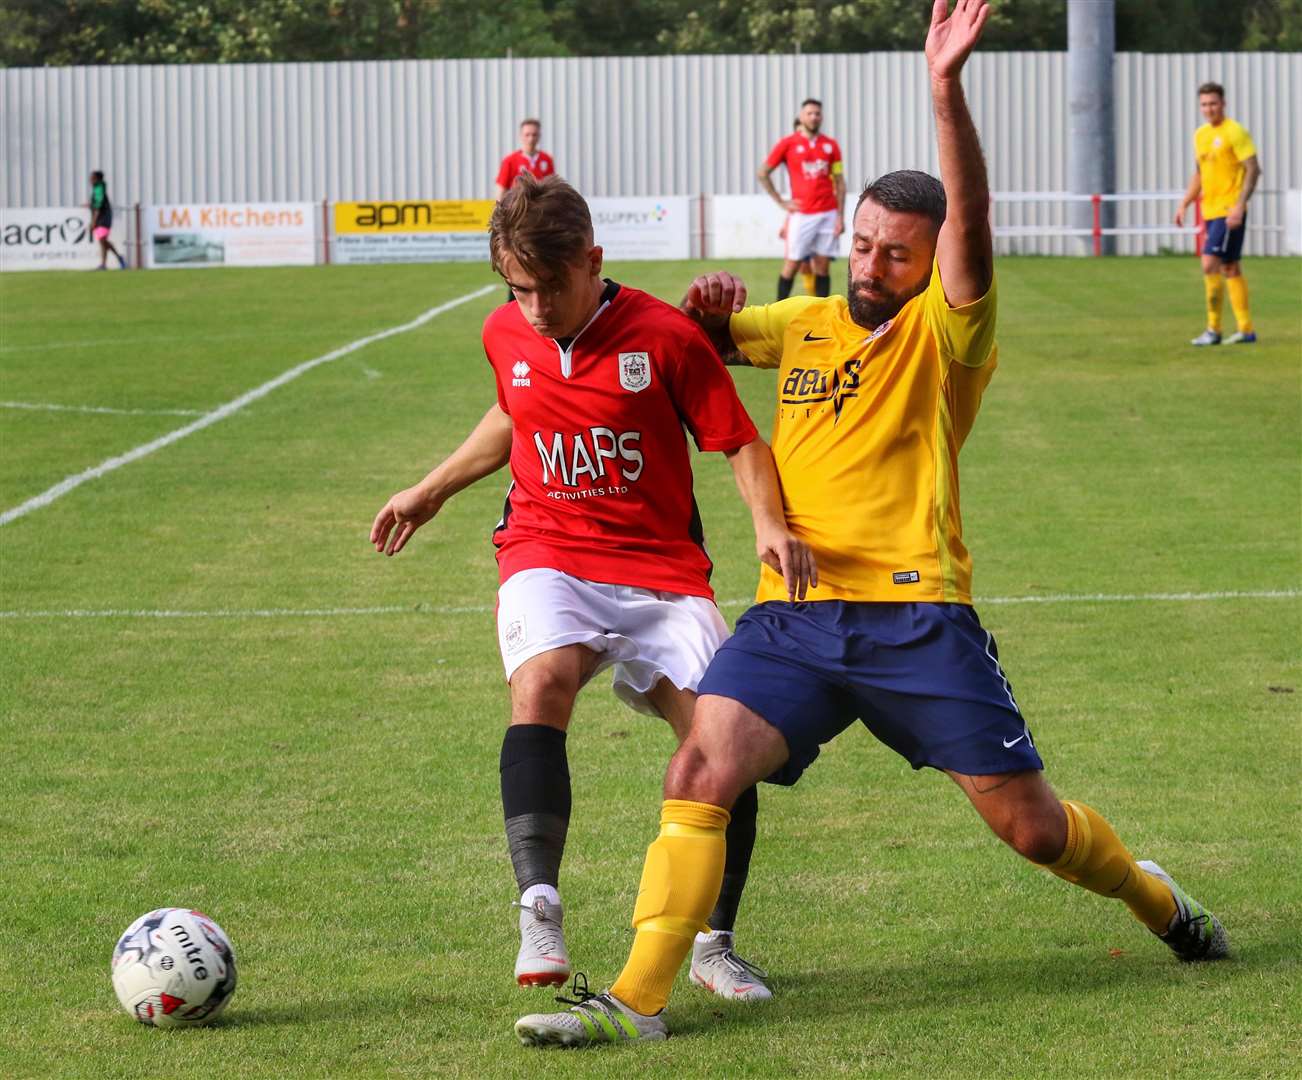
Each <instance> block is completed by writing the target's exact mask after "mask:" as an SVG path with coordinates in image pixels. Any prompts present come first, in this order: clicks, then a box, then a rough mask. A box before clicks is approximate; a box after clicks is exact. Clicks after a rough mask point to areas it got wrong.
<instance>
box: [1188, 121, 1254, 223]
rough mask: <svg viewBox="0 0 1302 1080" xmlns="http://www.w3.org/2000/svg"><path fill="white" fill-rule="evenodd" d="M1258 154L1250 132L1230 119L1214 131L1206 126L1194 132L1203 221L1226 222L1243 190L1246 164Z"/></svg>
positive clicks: (1218, 125)
mask: <svg viewBox="0 0 1302 1080" xmlns="http://www.w3.org/2000/svg"><path fill="white" fill-rule="evenodd" d="M1256 153H1257V148H1256V147H1255V146H1253V145H1252V136H1251V135H1249V134H1248V131H1247V129H1246V128H1245V127H1243V126H1242V125H1241V124H1236V123H1235V122H1234V121H1233V120H1231V119H1230V118H1229V117H1228V116H1227V117H1226V118H1225V119H1224V120H1222V121H1221V122H1220V123H1219V124H1217V125H1216V126H1215V127H1213V126H1212V125H1211V124H1203V126H1202V127H1200V128H1199V129H1198V130H1197V131H1195V132H1194V156H1195V157H1196V158H1197V159H1198V175H1199V177H1200V178H1201V180H1202V187H1203V201H1202V207H1203V220H1204V221H1210V220H1211V219H1212V218H1223V217H1224V216H1225V215H1226V214H1228V213H1229V212H1230V211H1231V210H1233V209H1234V204H1235V203H1236V202H1238V201H1239V192H1240V191H1241V190H1242V189H1243V173H1244V169H1243V163H1244V162H1245V161H1247V159H1248V158H1250V157H1255V156H1256Z"/></svg>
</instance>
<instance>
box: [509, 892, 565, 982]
mask: <svg viewBox="0 0 1302 1080" xmlns="http://www.w3.org/2000/svg"><path fill="white" fill-rule="evenodd" d="M512 906H513V907H517V908H519V909H520V952H519V954H518V955H517V956H516V958H515V981H516V982H517V983H519V984H520V985H521V986H564V985H565V980H566V979H568V978H569V977H570V957H569V953H567V952H566V951H565V935H564V933H563V932H562V931H561V920H562V918H563V917H564V915H563V912H562V910H561V905H560V904H549V903H547V901H546V900H544V899H543V898H542V897H541V896H540V897H538V898H537V899H536V900H534V902H533V903H531V904H513V905H512Z"/></svg>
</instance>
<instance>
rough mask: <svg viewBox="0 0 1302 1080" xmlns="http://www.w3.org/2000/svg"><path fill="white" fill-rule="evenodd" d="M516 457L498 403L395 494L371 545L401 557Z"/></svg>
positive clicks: (380, 518) (374, 525) (379, 519)
mask: <svg viewBox="0 0 1302 1080" xmlns="http://www.w3.org/2000/svg"><path fill="white" fill-rule="evenodd" d="M510 456H511V418H510V417H509V416H507V415H506V413H504V412H503V411H502V409H501V407H500V406H499V405H496V404H494V405H493V407H492V408H490V409H489V410H488V412H486V413H484V418H483V419H482V420H480V421H479V423H478V424H477V425H475V430H474V431H472V432H471V433H470V434H469V435H467V436H466V439H465V441H464V442H463V443H462V444H461V445H460V446H458V447H457V448H456V449H455V450H454V451H452V453H451V455H450V456H449V457H448V458H447V460H445V461H444V462H443V463H442V464H441V465H439V466H437V467H436V468H435V469H434V470H433V471H432V472H430V474H429V475H428V476H426V477H425V479H424V480H422V481H421V482H420V483H418V484H415V485H413V486H412V487H409V488H405V489H404V490H402V491H400V492H398V493H397V494H396V495H394V496H393V498H391V499H390V500H389V501H388V502H387V503H385V504H384V507H383V508H382V509H381V510H380V512H379V513H378V514H376V515H375V521H374V522H373V523H372V525H371V543H372V544H374V545H375V550H376V551H379V552H381V553H383V554H385V555H396V554H398V552H400V551H401V550H402V549H403V548H404V547H405V546H406V544H407V541H408V540H409V539H411V534H412V533H414V532H415V531H416V530H417V529H419V528H420V527H421V526H422V525H424V524H425V523H426V522H427V521H429V520H430V519H431V518H433V517H434V515H435V514H437V513H438V512H439V511H440V510H441V509H442V508H443V504H444V503H445V502H447V501H448V499H450V498H451V497H452V496H453V495H455V494H456V493H457V492H458V491H460V490H462V488H467V487H469V486H470V485H471V484H473V483H474V482H475V481H476V480H482V479H483V478H484V477H485V476H488V475H490V474H492V473H495V472H497V470H498V469H500V468H501V467H502V466H503V465H505V464H506V463H507V461H508V459H509V458H510Z"/></svg>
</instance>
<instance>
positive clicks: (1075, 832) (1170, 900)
mask: <svg viewBox="0 0 1302 1080" xmlns="http://www.w3.org/2000/svg"><path fill="white" fill-rule="evenodd" d="M950 776H952V777H953V778H954V780H955V781H956V782H957V783H958V785H959V786H960V787H961V788H962V789H963V790H964V791H965V792H966V793H967V796H968V798H969V799H970V800H971V802H972V805H973V806H974V807H975V808H976V810H977V812H978V813H979V814H980V815H981V817H982V818H983V819H984V820H985V822H986V824H987V825H989V826H990V828H991V829H992V830H994V833H995V835H996V836H998V837H999V838H1000V839H1001V840H1003V841H1004V842H1005V843H1006V844H1008V845H1009V847H1011V848H1013V850H1015V851H1017V852H1018V853H1019V854H1021V855H1023V856H1025V857H1026V858H1027V859H1030V860H1031V861H1032V862H1034V863H1038V864H1039V865H1041V866H1043V867H1044V868H1045V869H1047V870H1048V871H1050V872H1051V873H1053V874H1056V875H1057V876H1058V877H1060V878H1062V879H1063V880H1064V881H1069V882H1071V883H1072V884H1073V885H1079V886H1080V887H1081V888H1082V889H1088V890H1089V891H1090V892H1093V893H1098V894H1099V895H1100V896H1107V897H1112V898H1114V899H1117V900H1120V901H1122V903H1124V904H1125V905H1126V907H1127V908H1129V909H1130V912H1131V914H1132V915H1134V916H1135V918H1136V919H1138V920H1139V921H1140V922H1142V923H1143V924H1144V925H1145V926H1147V927H1148V928H1149V929H1150V930H1151V931H1153V933H1155V934H1157V935H1158V936H1159V937H1160V938H1162V940H1163V941H1165V942H1166V943H1167V944H1168V945H1170V946H1171V948H1172V949H1173V950H1174V951H1175V952H1176V954H1177V955H1178V956H1180V958H1181V959H1183V960H1197V959H1209V960H1210V959H1215V958H1217V957H1220V956H1224V955H1226V953H1227V952H1228V941H1227V939H1226V937H1225V931H1224V929H1223V928H1222V927H1221V925H1220V923H1219V922H1218V921H1217V920H1216V918H1215V917H1214V916H1213V915H1212V914H1211V913H1210V912H1208V911H1206V910H1205V909H1204V908H1203V907H1202V906H1201V905H1200V904H1198V902H1197V901H1195V900H1193V898H1192V897H1189V896H1188V895H1187V894H1185V893H1184V892H1183V890H1181V889H1180V887H1179V886H1178V885H1176V884H1175V882H1174V881H1172V880H1171V878H1170V877H1169V876H1168V875H1167V874H1166V873H1165V872H1164V871H1162V869H1161V867H1158V866H1157V865H1156V864H1155V863H1140V862H1137V861H1136V860H1135V858H1134V857H1133V856H1132V855H1131V854H1130V852H1129V851H1128V850H1127V849H1126V846H1125V845H1124V844H1123V843H1122V842H1121V839H1120V838H1119V837H1118V836H1117V834H1116V832H1115V831H1114V830H1113V828H1112V826H1111V825H1109V824H1108V822H1107V821H1106V820H1105V819H1104V818H1103V816H1102V815H1101V814H1099V813H1098V811H1096V810H1094V809H1093V808H1091V807H1089V806H1086V805H1085V804H1084V803H1078V802H1071V801H1060V800H1059V799H1058V797H1057V795H1055V794H1054V792H1053V789H1052V788H1050V787H1049V784H1048V783H1047V782H1046V781H1045V779H1044V776H1043V774H1042V773H1039V772H1035V771H1027V772H1016V773H1003V774H999V775H995V776H966V775H963V774H961V773H955V772H951V773H950Z"/></svg>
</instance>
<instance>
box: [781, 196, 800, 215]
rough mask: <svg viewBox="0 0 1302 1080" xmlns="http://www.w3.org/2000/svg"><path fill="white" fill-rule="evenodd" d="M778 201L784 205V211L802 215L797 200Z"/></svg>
mask: <svg viewBox="0 0 1302 1080" xmlns="http://www.w3.org/2000/svg"><path fill="white" fill-rule="evenodd" d="M778 201H779V202H780V203H781V204H782V209H783V210H785V211H786V212H787V213H788V214H798V213H800V204H799V203H798V202H796V200H795V199H779V200H778Z"/></svg>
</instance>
